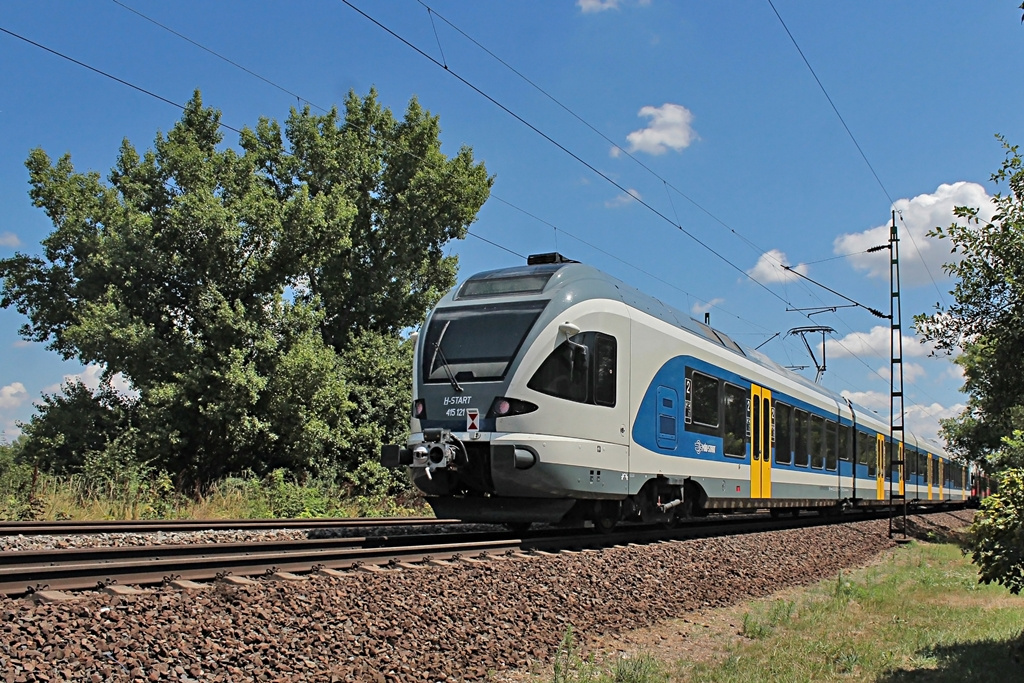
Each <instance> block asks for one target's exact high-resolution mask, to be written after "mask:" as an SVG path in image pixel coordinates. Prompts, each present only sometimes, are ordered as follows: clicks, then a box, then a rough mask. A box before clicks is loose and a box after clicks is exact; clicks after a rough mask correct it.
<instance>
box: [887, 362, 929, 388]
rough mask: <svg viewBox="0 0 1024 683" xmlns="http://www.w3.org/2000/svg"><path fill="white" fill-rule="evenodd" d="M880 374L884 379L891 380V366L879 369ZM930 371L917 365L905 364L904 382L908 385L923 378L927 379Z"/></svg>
mask: <svg viewBox="0 0 1024 683" xmlns="http://www.w3.org/2000/svg"><path fill="white" fill-rule="evenodd" d="M878 374H879V375H881V376H882V377H883V378H884V379H886V380H888V379H889V366H885V367H881V368H878ZM927 375H928V371H927V370H925V369H924V366H922V365H918V364H917V363H904V364H903V381H904V382H907V383H911V382H916V381H917V380H919V379H921V378H922V377H926V376H927Z"/></svg>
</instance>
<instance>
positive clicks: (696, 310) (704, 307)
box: [690, 299, 725, 315]
mask: <svg viewBox="0 0 1024 683" xmlns="http://www.w3.org/2000/svg"><path fill="white" fill-rule="evenodd" d="M724 303H725V299H712V300H711V301H698V302H697V303H695V304H694V305H693V308H691V309H690V312H691V313H693V314H694V315H701V314H703V313H707V312H708V311H710V310H711V309H712V308H714V307H715V306H721V305H722V304H724Z"/></svg>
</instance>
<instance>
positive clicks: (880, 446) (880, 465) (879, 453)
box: [875, 434, 885, 500]
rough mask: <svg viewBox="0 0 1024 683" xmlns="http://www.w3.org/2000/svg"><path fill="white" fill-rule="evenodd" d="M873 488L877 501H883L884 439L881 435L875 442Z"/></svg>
mask: <svg viewBox="0 0 1024 683" xmlns="http://www.w3.org/2000/svg"><path fill="white" fill-rule="evenodd" d="M875 461H876V463H877V466H876V467H875V488H876V492H877V493H878V500H885V437H884V436H882V435H881V434H879V435H878V439H877V440H876V441H875Z"/></svg>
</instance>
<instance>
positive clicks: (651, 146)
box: [611, 102, 697, 157]
mask: <svg viewBox="0 0 1024 683" xmlns="http://www.w3.org/2000/svg"><path fill="white" fill-rule="evenodd" d="M637 116H646V117H648V118H650V119H651V123H650V125H648V126H647V127H646V128H641V129H639V130H634V131H633V132H632V133H630V134H629V135H627V136H626V141H627V142H628V143H629V151H630V152H647V153H648V154H655V155H657V154H664V153H665V152H667V151H669V150H670V149H673V150H675V151H677V152H678V151H680V150H682V149H685V148H687V147H689V146H690V143H691V142H693V141H694V140H696V139H697V133H696V131H694V130H693V127H692V126H691V125H690V124H691V123H693V112H691V111H690V110H689V109H687V108H686V107H684V106H683V105H681V104H672V103H671V102H666V103H665V104H663V105H661V106H660V107H652V106H650V105H648V106H646V107H643V108H642V109H641V110H640V111H639V113H638V114H637ZM619 153H620V149H619V148H618V147H612V149H611V155H612V156H613V157H617V156H619Z"/></svg>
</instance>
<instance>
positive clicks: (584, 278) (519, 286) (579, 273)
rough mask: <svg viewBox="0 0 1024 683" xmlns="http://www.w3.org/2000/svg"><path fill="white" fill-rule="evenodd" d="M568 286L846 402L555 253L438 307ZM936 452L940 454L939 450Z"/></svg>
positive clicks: (490, 273) (472, 286)
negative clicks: (617, 301) (617, 302)
mask: <svg viewBox="0 0 1024 683" xmlns="http://www.w3.org/2000/svg"><path fill="white" fill-rule="evenodd" d="M570 287H571V289H572V291H573V297H572V298H573V301H574V302H575V301H579V300H583V299H598V298H613V299H620V300H622V301H623V302H624V303H625V304H626V305H628V306H630V307H632V308H635V309H637V310H641V311H643V312H645V313H647V314H648V315H651V316H652V317H654V318H657V319H658V320H661V321H662V322H665V323H668V324H669V325H673V326H674V327H677V328H679V329H682V330H686V331H687V332H689V333H691V334H694V335H697V336H698V337H701V338H703V339H706V340H708V341H710V342H711V343H713V344H716V345H717V346H720V347H721V348H723V349H725V350H728V351H729V352H731V353H735V354H738V355H741V356H743V357H745V358H747V359H748V360H750V361H751V362H753V363H756V364H758V365H760V366H762V367H764V368H766V369H768V370H770V371H771V372H775V373H778V374H780V375H783V376H785V377H786V378H788V379H790V380H792V381H793V382H796V383H798V384H800V385H802V386H804V387H805V388H807V389H808V390H809V391H812V392H815V393H818V394H820V395H823V396H825V397H827V398H830V399H832V400H835V401H838V402H839V404H840V405H843V404H844V403H846V399H845V398H844V397H843V396H842V395H841V394H838V393H836V392H834V391H832V390H830V389H827V388H825V387H822V386H821V385H819V384H815V383H814V382H812V381H811V380H809V379H807V378H806V377H804V376H802V375H800V374H797V373H796V372H794V371H792V370H790V369H788V368H786V367H784V366H782V365H779V364H778V363H776V362H775V361H774V360H772V359H771V358H769V357H768V356H767V355H765V354H763V353H761V352H760V351H758V350H757V349H754V348H751V347H749V346H745V345H742V344H739V343H737V342H735V341H734V340H733V339H732V338H730V337H729V336H728V335H727V334H726V333H725V332H722V331H721V330H717V329H715V328H713V327H711V326H710V325H708V324H706V323H703V322H701V321H699V320H696V319H695V318H693V317H692V316H690V315H689V314H687V313H684V312H683V311H680V310H679V309H677V308H675V307H673V306H669V305H668V304H666V303H664V302H662V301H661V300H660V299H657V298H655V297H653V296H651V295H649V294H645V293H643V292H641V291H640V290H639V289H637V288H636V287H633V286H631V285H628V284H626V283H624V282H622V281H621V280H619V279H617V278H614V277H612V276H611V275H609V274H607V273H605V272H604V271H601V270H598V269H597V268H594V267H593V266H589V265H587V264H584V263H580V262H578V261H573V260H571V259H568V258H566V257H564V256H562V255H561V254H557V253H551V254H538V255H533V256H530V257H529V259H528V260H527V265H525V266H512V267H509V268H499V269H495V270H487V271H483V272H480V273H476V274H474V275H471V276H470V277H469V278H468V279H467V280H466V281H464V282H463V283H462V285H461V286H459V287H457V288H456V289H454V290H453V291H452V292H450V293H449V294H448V295H447V296H446V297H445V298H444V299H442V301H441V303H440V304H439V305H441V306H446V305H465V304H467V303H471V302H476V301H478V300H492V299H493V298H505V297H509V296H517V297H522V298H552V294H553V293H554V292H555V290H560V289H564V288H570ZM853 405H854V408H855V409H856V410H857V412H858V414H861V415H872V416H874V417H875V419H881V418H880V417H879V416H877V415H876V414H875V413H874V412H873V411H871V410H869V409H867V408H865V407H863V406H860V405H857V404H856V403H854V404H853ZM906 436H907V437H913V438H914V440H915V441H916V442H917V443H918V445H923V444H929V443H930V444H932V445H934V446H939V444H937V443H935V442H933V441H930V440H925V439H921V438H920V437H916V436H914V435H912V434H907V435H906ZM907 441H909V439H907ZM939 450H942V449H941V447H939Z"/></svg>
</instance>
